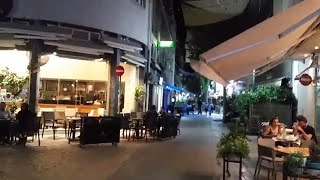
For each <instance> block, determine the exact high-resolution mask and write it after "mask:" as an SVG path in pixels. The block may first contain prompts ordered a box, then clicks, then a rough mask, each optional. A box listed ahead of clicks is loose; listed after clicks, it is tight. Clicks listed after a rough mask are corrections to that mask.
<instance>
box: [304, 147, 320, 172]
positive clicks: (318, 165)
mask: <svg viewBox="0 0 320 180" xmlns="http://www.w3.org/2000/svg"><path fill="white" fill-rule="evenodd" d="M310 151H311V156H310V157H309V158H308V160H307V162H306V166H307V167H308V168H311V169H320V146H319V145H317V144H316V143H315V142H313V143H312V145H311V147H310Z"/></svg>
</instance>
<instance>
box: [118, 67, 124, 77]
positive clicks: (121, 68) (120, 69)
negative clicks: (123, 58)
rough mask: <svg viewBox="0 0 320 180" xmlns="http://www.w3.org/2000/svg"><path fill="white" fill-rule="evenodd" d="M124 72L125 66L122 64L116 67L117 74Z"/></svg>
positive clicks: (120, 74)
mask: <svg viewBox="0 0 320 180" xmlns="http://www.w3.org/2000/svg"><path fill="white" fill-rule="evenodd" d="M123 74H124V68H123V67H122V66H117V67H116V76H122V75H123Z"/></svg>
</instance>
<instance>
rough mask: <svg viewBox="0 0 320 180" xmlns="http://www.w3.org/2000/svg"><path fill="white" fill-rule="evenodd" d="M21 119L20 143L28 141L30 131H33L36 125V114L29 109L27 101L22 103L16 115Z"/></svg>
mask: <svg viewBox="0 0 320 180" xmlns="http://www.w3.org/2000/svg"><path fill="white" fill-rule="evenodd" d="M16 118H17V120H18V121H19V131H20V138H19V144H23V145H24V144H25V143H26V142H27V136H28V133H33V132H34V131H35V127H36V114H35V113H32V112H31V111H30V110H29V106H28V104H27V103H22V104H21V111H20V112H19V113H18V114H17V116H16Z"/></svg>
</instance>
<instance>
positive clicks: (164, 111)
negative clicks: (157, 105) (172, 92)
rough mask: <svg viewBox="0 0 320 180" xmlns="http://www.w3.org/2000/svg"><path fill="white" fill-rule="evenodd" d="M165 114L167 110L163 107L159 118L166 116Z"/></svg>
mask: <svg viewBox="0 0 320 180" xmlns="http://www.w3.org/2000/svg"><path fill="white" fill-rule="evenodd" d="M165 114H166V110H165V109H164V107H162V108H161V109H160V112H159V116H160V117H161V116H164V115H165Z"/></svg>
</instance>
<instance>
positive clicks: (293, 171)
mask: <svg viewBox="0 0 320 180" xmlns="http://www.w3.org/2000/svg"><path fill="white" fill-rule="evenodd" d="M303 170H304V169H303V168H297V167H285V171H286V172H287V174H289V175H293V176H299V175H301V174H302V173H303Z"/></svg>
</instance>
